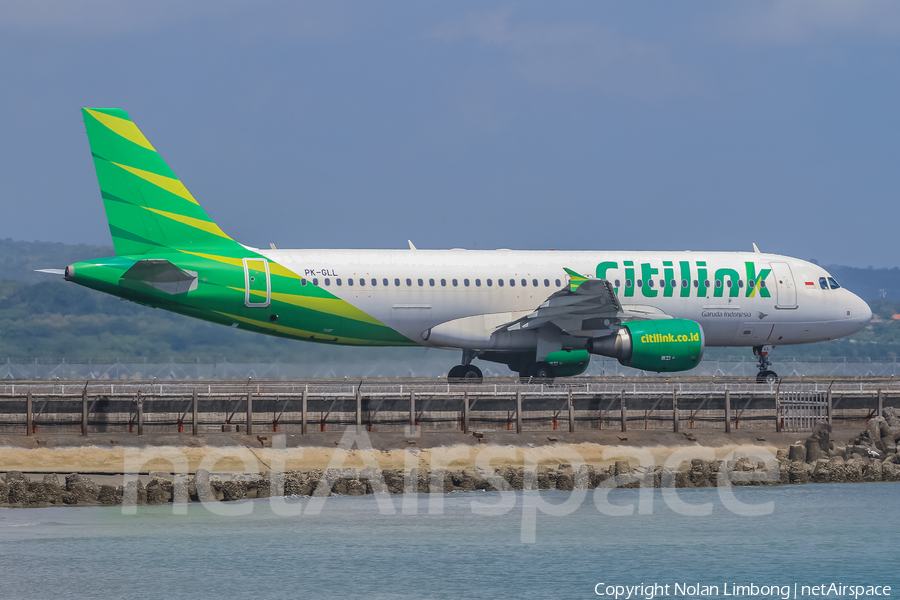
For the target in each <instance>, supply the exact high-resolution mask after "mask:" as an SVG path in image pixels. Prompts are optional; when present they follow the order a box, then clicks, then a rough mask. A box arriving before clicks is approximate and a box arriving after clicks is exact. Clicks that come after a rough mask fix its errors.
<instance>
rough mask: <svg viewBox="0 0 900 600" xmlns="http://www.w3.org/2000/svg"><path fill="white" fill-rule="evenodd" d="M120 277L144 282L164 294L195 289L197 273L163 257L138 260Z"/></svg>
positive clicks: (181, 292)
mask: <svg viewBox="0 0 900 600" xmlns="http://www.w3.org/2000/svg"><path fill="white" fill-rule="evenodd" d="M122 279H124V280H126V281H136V282H140V283H145V284H147V285H149V286H150V287H152V288H155V289H157V290H159V291H161V292H164V293H166V294H171V295H173V296H174V295H175V294H184V293H187V292H190V291H193V290H195V289H197V273H196V272H195V271H185V270H184V269H179V268H178V267H176V266H175V265H173V264H172V263H170V262H169V261H167V260H163V259H147V260H139V261H137V262H136V263H134V265H133V266H132V267H131V268H130V269H128V270H127V271H125V273H124V274H123V275H122Z"/></svg>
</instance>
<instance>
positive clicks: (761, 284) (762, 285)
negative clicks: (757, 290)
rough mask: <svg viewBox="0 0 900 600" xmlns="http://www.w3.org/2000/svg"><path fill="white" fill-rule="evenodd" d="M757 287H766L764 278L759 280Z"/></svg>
mask: <svg viewBox="0 0 900 600" xmlns="http://www.w3.org/2000/svg"><path fill="white" fill-rule="evenodd" d="M759 287H761V288H764V287H766V280H765V279H763V280H762V281H760V282H759Z"/></svg>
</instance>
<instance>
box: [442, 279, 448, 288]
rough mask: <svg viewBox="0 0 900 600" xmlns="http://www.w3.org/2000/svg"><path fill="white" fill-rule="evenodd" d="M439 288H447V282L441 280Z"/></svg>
mask: <svg viewBox="0 0 900 600" xmlns="http://www.w3.org/2000/svg"><path fill="white" fill-rule="evenodd" d="M441 287H447V280H446V279H441Z"/></svg>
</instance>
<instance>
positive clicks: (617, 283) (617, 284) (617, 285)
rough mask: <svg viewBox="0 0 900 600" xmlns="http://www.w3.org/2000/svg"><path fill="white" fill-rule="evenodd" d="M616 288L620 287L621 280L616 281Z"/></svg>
mask: <svg viewBox="0 0 900 600" xmlns="http://www.w3.org/2000/svg"><path fill="white" fill-rule="evenodd" d="M616 287H619V280H618V279H616Z"/></svg>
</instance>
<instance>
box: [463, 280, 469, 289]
mask: <svg viewBox="0 0 900 600" xmlns="http://www.w3.org/2000/svg"><path fill="white" fill-rule="evenodd" d="M463 285H464V286H466V287H469V280H468V279H463Z"/></svg>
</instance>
